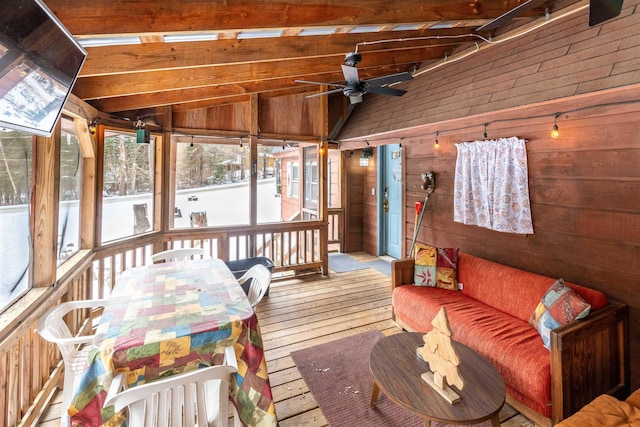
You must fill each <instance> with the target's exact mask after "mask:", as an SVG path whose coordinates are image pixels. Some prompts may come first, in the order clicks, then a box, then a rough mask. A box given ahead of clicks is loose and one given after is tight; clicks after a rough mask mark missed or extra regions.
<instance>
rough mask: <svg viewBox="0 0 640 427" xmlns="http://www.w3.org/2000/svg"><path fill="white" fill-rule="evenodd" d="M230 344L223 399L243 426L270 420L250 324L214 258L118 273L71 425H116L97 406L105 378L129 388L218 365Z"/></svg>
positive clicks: (258, 342)
mask: <svg viewBox="0 0 640 427" xmlns="http://www.w3.org/2000/svg"><path fill="white" fill-rule="evenodd" d="M231 345H233V346H234V349H235V353H236V359H237V362H238V373H237V374H235V381H232V384H231V391H230V396H231V399H232V400H233V403H234V404H235V405H236V407H237V408H238V413H239V414H240V418H241V420H242V423H243V424H244V425H247V426H276V425H277V418H276V413H275V407H274V403H273V398H272V395H271V388H270V385H269V377H268V375H267V364H266V360H265V358H264V351H263V348H262V338H261V336H260V331H259V327H258V319H257V317H256V315H255V313H254V311H253V309H252V308H251V305H250V304H249V300H248V299H247V297H246V295H245V294H244V292H243V290H242V287H241V286H240V285H239V284H238V282H237V280H236V279H235V278H234V276H233V274H232V273H231V271H230V270H229V269H228V268H227V266H226V265H225V264H224V262H222V261H221V260H218V259H213V260H212V259H203V260H193V261H180V262H175V263H166V264H153V265H148V266H144V267H137V268H132V269H130V270H126V271H125V272H123V274H122V275H121V277H120V278H119V279H118V282H117V283H116V286H115V287H114V289H113V293H112V295H111V297H110V298H109V302H108V305H107V306H106V307H105V310H104V313H103V315H102V318H101V321H100V324H99V325H98V329H97V332H96V337H95V340H94V347H95V348H94V349H93V350H92V351H91V352H90V354H89V359H88V361H87V367H86V369H85V372H84V374H83V376H82V379H81V383H80V385H79V387H78V389H77V390H75V394H74V398H73V400H72V404H71V406H70V408H69V415H70V416H71V423H72V425H77V426H119V425H122V424H123V423H124V417H123V415H122V414H121V413H115V412H114V410H113V407H106V408H103V404H104V401H105V398H106V396H107V392H108V391H109V386H110V385H111V381H112V379H113V377H114V376H115V375H116V374H118V373H120V372H124V373H125V374H126V376H127V384H128V386H129V387H135V386H136V385H139V384H144V383H145V382H149V381H153V380H154V379H157V378H161V377H166V376H169V375H173V374H176V373H179V372H182V371H184V370H191V369H198V368H200V367H205V366H211V365H216V364H217V365H219V364H222V362H223V358H224V350H225V348H226V347H227V346H231Z"/></svg>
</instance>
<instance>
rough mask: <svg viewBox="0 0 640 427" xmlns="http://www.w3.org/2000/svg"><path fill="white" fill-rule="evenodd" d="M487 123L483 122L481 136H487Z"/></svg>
mask: <svg viewBox="0 0 640 427" xmlns="http://www.w3.org/2000/svg"><path fill="white" fill-rule="evenodd" d="M488 124H489V123H485V124H484V132H483V133H482V136H483V137H484V138H486V137H487V136H488V134H487V125H488Z"/></svg>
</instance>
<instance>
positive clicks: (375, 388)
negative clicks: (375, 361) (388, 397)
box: [370, 381, 380, 408]
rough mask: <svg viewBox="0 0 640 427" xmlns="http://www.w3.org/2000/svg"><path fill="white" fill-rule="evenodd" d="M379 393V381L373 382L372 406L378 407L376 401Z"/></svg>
mask: <svg viewBox="0 0 640 427" xmlns="http://www.w3.org/2000/svg"><path fill="white" fill-rule="evenodd" d="M378 393H380V387H379V386H378V383H377V382H375V381H374V382H373V390H371V403H370V406H371V407H372V408H375V407H376V401H377V400H378Z"/></svg>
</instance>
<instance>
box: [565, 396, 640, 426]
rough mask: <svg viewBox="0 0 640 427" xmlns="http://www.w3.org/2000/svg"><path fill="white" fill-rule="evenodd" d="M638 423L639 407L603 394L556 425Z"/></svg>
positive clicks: (625, 424)
mask: <svg viewBox="0 0 640 427" xmlns="http://www.w3.org/2000/svg"><path fill="white" fill-rule="evenodd" d="M634 425H640V408H637V407H635V406H633V405H630V404H629V403H627V402H621V401H619V400H618V399H616V398H615V397H613V396H609V395H608V394H603V395H600V396H598V397H596V398H595V399H593V400H592V401H591V402H590V403H588V404H587V405H585V406H584V407H583V408H582V409H580V411H578V412H576V413H575V414H573V415H572V416H570V417H569V418H567V419H565V420H563V421H562V422H561V423H559V424H556V426H557V427H622V426H634Z"/></svg>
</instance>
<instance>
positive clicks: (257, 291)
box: [238, 264, 271, 308]
mask: <svg viewBox="0 0 640 427" xmlns="http://www.w3.org/2000/svg"><path fill="white" fill-rule="evenodd" d="M247 280H251V284H250V285H249V291H248V292H247V297H248V298H249V302H250V303H251V307H254V308H255V306H257V305H258V303H259V302H260V301H261V300H262V297H264V294H265V293H266V292H267V289H269V284H270V283H271V271H270V270H269V269H268V268H267V267H265V266H264V265H262V264H256V265H254V266H253V267H251V268H250V269H249V270H247V272H246V273H244V274H243V275H242V277H240V278H239V279H238V283H240V284H241V285H242V284H243V283H245V282H246V281H247Z"/></svg>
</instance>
